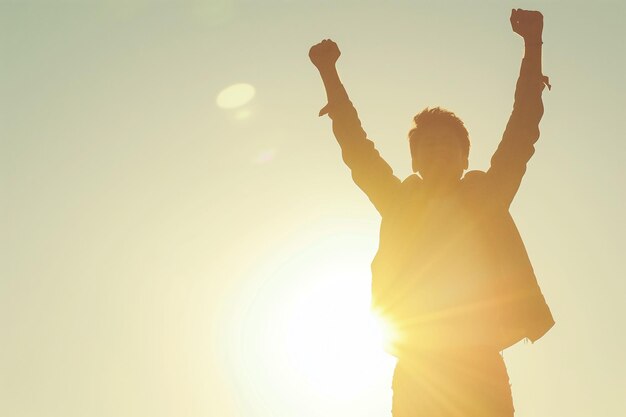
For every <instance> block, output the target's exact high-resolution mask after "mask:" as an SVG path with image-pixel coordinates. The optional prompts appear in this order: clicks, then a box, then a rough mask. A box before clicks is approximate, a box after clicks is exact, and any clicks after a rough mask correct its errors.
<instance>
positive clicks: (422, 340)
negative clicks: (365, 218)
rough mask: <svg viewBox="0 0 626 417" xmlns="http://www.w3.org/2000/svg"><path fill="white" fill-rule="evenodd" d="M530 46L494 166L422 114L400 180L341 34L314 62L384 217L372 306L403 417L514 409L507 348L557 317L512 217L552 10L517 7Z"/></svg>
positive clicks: (362, 180)
mask: <svg viewBox="0 0 626 417" xmlns="http://www.w3.org/2000/svg"><path fill="white" fill-rule="evenodd" d="M511 25H512V27H513V31H514V32H516V33H517V34H519V35H521V36H522V37H523V38H524V42H525V55H524V59H523V61H522V65H521V70H520V76H519V79H518V81H517V87H516V91H515V104H514V107H513V112H512V114H511V117H510V119H509V122H508V124H507V126H506V130H505V131H504V135H503V138H502V142H501V143H500V145H499V147H498V149H497V151H496V153H495V154H494V155H493V158H492V159H491V167H490V168H489V170H488V171H487V172H481V171H470V172H467V173H466V174H465V175H463V173H464V171H465V170H466V169H467V167H468V153H469V138H468V133H467V130H466V129H465V127H464V125H463V122H462V121H461V120H460V119H459V118H457V117H456V116H455V115H454V114H453V113H451V112H449V111H447V110H443V109H440V108H434V109H426V110H424V111H422V112H421V113H419V114H418V115H416V116H415V118H414V121H415V127H414V128H413V129H411V131H410V132H409V145H410V150H411V156H412V161H413V171H414V172H416V173H417V174H419V175H416V174H413V175H410V176H409V177H408V178H406V179H405V180H404V181H400V180H399V179H398V178H397V177H395V176H394V175H393V172H392V170H391V168H390V167H389V165H388V164H387V163H386V162H385V161H384V160H383V159H382V158H381V157H380V155H379V153H378V152H377V151H376V149H375V148H374V144H373V142H372V141H370V140H369V139H368V138H367V136H366V133H365V131H363V129H362V128H361V123H360V121H359V119H358V116H357V112H356V110H355V109H354V107H353V106H352V103H351V102H350V100H349V98H348V95H347V93H346V91H345V89H344V88H343V85H342V84H341V81H340V79H339V75H338V73H337V70H336V67H335V64H336V61H337V59H338V58H339V55H340V52H339V48H338V47H337V45H336V44H335V43H334V42H333V41H331V40H324V41H322V42H321V43H319V44H317V45H315V46H313V47H312V48H311V50H310V52H309V57H310V58H311V61H312V62H313V64H314V65H315V66H316V67H317V68H318V69H319V71H320V75H321V77H322V80H323V82H324V86H325V88H326V94H327V97H328V105H327V106H326V107H325V108H324V109H322V111H321V112H320V115H323V114H326V113H328V115H329V116H330V118H331V119H332V121H333V132H334V134H335V137H336V138H337V141H338V142H339V145H340V146H341V150H342V156H343V160H344V162H345V163H346V164H347V165H348V167H349V168H350V170H351V171H352V178H353V179H354V181H355V182H356V184H357V185H358V186H359V187H360V188H361V189H362V190H363V191H364V192H365V193H366V194H367V196H368V197H369V199H370V200H371V201H372V203H373V204H374V206H375V207H376V209H377V210H378V211H379V213H380V214H381V216H382V224H381V231H380V247H379V250H378V252H377V254H376V257H375V258H374V261H373V263H372V306H373V308H374V309H375V310H376V311H377V312H378V313H379V314H381V315H382V316H383V317H384V318H386V319H387V320H388V321H389V323H391V324H392V325H393V327H394V328H395V335H396V337H395V338H394V340H393V341H392V343H391V346H390V352H391V353H393V354H394V355H395V356H396V357H397V358H398V363H397V366H396V370H395V373H394V378H393V393H394V395H393V415H394V417H444V416H446V417H448V416H449V417H452V416H456V417H468V416H472V417H490V416H493V417H505V416H512V415H513V412H514V410H513V402H512V399H511V390H510V385H509V379H508V375H507V372H506V368H505V365H504V361H503V359H502V356H501V355H500V353H499V352H500V351H502V350H503V349H504V348H506V347H508V346H511V345H512V344H514V343H516V342H518V341H519V340H522V339H524V338H528V339H530V340H532V341H535V340H537V339H539V338H540V337H541V336H543V334H545V333H546V332H547V331H548V330H549V329H550V328H551V327H552V325H553V324H554V321H553V319H552V315H551V313H550V310H549V309H548V306H547V305H546V303H545V300H544V298H543V296H542V294H541V291H540V289H539V286H538V285H537V281H536V279H535V276H534V273H533V270H532V266H531V264H530V261H529V260H528V256H527V254H526V251H525V249H524V245H523V243H522V240H521V238H520V236H519V234H518V232H517V229H516V227H515V224H514V223H513V220H512V219H511V216H510V214H509V206H510V204H511V201H512V200H513V197H514V196H515V194H516V192H517V190H518V188H519V185H520V182H521V180H522V176H523V175H524V172H525V171H526V164H527V162H528V160H529V159H530V157H531V156H532V154H533V153H534V147H533V145H534V143H535V142H536V141H537V139H538V138H539V128H538V125H539V121H540V120H541V116H542V114H543V104H542V101H541V93H542V91H543V88H544V83H545V84H547V78H546V77H544V76H543V75H542V72H541V46H542V29H543V16H542V15H541V13H539V12H536V11H526V10H521V9H517V10H513V11H512V13H511Z"/></svg>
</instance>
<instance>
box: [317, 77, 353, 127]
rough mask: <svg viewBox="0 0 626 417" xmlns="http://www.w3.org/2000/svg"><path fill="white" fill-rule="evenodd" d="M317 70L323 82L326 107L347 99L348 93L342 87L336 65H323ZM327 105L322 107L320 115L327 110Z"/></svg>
mask: <svg viewBox="0 0 626 417" xmlns="http://www.w3.org/2000/svg"><path fill="white" fill-rule="evenodd" d="M319 71H320V76H321V77H322V82H323V83H324V89H325V90H326V99H327V101H328V105H327V107H328V106H330V105H332V104H336V103H339V102H341V101H343V100H347V99H348V94H347V92H346V90H345V89H344V87H343V84H341V79H340V78H339V73H338V72H337V67H335V66H334V65H333V66H328V67H323V68H320V69H319ZM327 107H325V108H324V109H322V112H320V115H322V114H323V113H325V112H327V111H328V110H327Z"/></svg>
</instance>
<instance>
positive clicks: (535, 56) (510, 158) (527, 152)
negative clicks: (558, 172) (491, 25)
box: [488, 9, 550, 207]
mask: <svg viewBox="0 0 626 417" xmlns="http://www.w3.org/2000/svg"><path fill="white" fill-rule="evenodd" d="M511 27H512V28H513V31H514V32H515V33H517V34H518V35H520V36H521V37H522V38H524V48H525V52H524V59H523V60H522V66H521V69H520V75H519V78H518V80H517V86H516V89H515V103H514V105H513V112H512V114H511V117H510V118H509V122H508V124H507V126H506V130H505V131H504V135H503V137H502V141H501V142H500V145H499V146H498V149H497V151H496V153H495V154H494V155H493V157H492V158H491V167H490V169H489V171H488V175H489V177H490V178H491V180H492V181H493V185H494V188H495V189H494V192H495V193H496V195H495V197H496V198H497V199H498V200H499V201H500V202H501V203H503V204H505V205H506V206H507V207H508V206H509V205H510V204H511V201H512V200H513V197H515V193H517V190H518V188H519V186H520V183H521V181H522V177H523V176H524V173H525V172H526V164H527V162H528V161H529V159H530V158H531V156H532V155H533V153H534V152H535V148H534V144H535V142H537V139H539V121H540V120H541V117H542V116H543V102H542V100H541V92H542V91H543V88H544V83H545V85H547V86H548V88H550V84H548V78H547V77H544V76H543V74H542V72H541V46H542V43H543V42H542V31H543V15H542V14H541V13H539V12H537V11H529V10H522V9H513V10H512V12H511Z"/></svg>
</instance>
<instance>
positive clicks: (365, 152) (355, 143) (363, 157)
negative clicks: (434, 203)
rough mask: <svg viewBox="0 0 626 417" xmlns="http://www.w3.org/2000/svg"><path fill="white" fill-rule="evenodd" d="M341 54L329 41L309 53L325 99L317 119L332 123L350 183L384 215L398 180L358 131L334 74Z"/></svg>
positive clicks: (360, 131)
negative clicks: (320, 118)
mask: <svg viewBox="0 0 626 417" xmlns="http://www.w3.org/2000/svg"><path fill="white" fill-rule="evenodd" d="M340 54H341V53H340V52H339V48H338V47H337V44H336V43H335V42H333V41H331V40H324V41H322V42H320V43H318V44H317V45H314V46H313V47H312V48H311V50H310V51H309V58H310V59H311V62H313V64H314V65H315V66H316V67H317V69H318V70H319V72H320V76H321V77H322V81H323V83H324V88H325V89H326V97H327V99H328V104H327V105H326V106H325V107H324V108H323V109H322V110H321V111H320V116H323V115H324V114H328V115H329V116H330V118H331V119H332V121H333V133H334V134H335V138H337V142H339V146H341V151H342V157H343V160H344V162H345V163H346V165H348V167H349V168H350V170H351V172H352V179H353V180H354V182H355V183H356V184H357V185H358V186H359V188H361V189H362V190H363V191H364V192H365V194H367V196H368V197H369V199H370V201H371V202H372V203H373V204H374V206H375V207H376V209H377V210H378V212H379V213H380V214H381V215H383V213H385V212H387V211H388V209H389V208H390V204H391V202H392V201H393V200H394V197H395V195H396V194H397V193H398V192H399V188H400V180H399V179H398V178H397V177H395V176H394V175H393V171H392V169H391V167H390V166H389V164H387V162H385V160H384V159H383V158H381V156H380V154H379V153H378V151H377V150H376V148H375V147H374V143H373V142H372V141H371V140H369V139H368V138H367V134H366V133H365V131H364V130H363V128H362V127H361V121H360V120H359V117H358V114H357V112H356V109H355V108H354V106H353V105H352V103H351V102H350V99H349V97H348V93H347V92H346V90H345V88H344V87H343V85H342V84H341V80H340V78H339V74H338V73H337V68H336V65H335V64H336V62H337V59H338V58H339V56H340Z"/></svg>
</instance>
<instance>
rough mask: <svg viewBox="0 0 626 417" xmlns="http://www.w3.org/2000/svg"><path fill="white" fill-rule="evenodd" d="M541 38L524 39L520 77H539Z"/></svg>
mask: <svg viewBox="0 0 626 417" xmlns="http://www.w3.org/2000/svg"><path fill="white" fill-rule="evenodd" d="M541 49H542V42H541V40H526V41H524V59H523V60H522V67H521V70H520V76H521V77H530V78H535V79H536V78H541V77H543V74H542V72H541Z"/></svg>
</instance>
